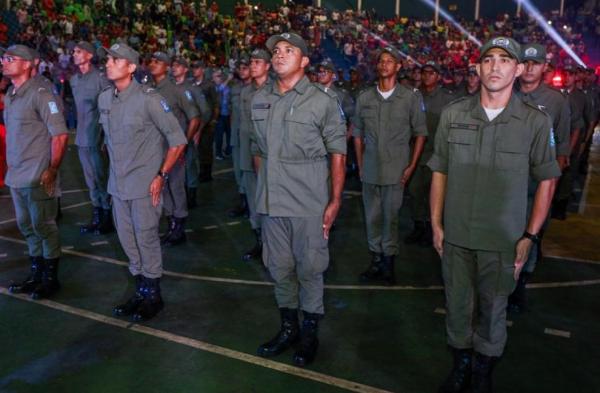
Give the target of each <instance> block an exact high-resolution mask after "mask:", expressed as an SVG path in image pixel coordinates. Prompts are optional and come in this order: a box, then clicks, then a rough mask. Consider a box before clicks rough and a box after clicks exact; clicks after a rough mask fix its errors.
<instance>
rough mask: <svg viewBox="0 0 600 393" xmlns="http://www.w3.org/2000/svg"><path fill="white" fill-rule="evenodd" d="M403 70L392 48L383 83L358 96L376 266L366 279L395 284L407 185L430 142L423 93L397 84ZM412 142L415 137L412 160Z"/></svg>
mask: <svg viewBox="0 0 600 393" xmlns="http://www.w3.org/2000/svg"><path fill="white" fill-rule="evenodd" d="M400 67H401V63H400V53H399V52H398V51H397V50H396V49H394V48H392V47H386V48H384V49H383V50H381V51H380V53H379V54H378V63H377V72H378V74H379V80H378V83H377V85H376V86H373V87H370V88H368V89H366V90H364V91H363V92H362V93H361V94H360V95H359V96H358V99H357V100H356V112H355V116H354V119H353V121H352V125H353V131H352V132H353V136H354V147H355V150H356V157H357V162H358V167H359V170H360V173H361V175H360V177H361V180H362V183H363V188H362V195H363V204H364V207H365V221H366V224H367V238H368V245H369V251H370V252H371V254H372V258H371V264H370V266H369V267H368V269H367V270H366V271H365V272H363V273H362V274H361V275H360V280H361V281H363V282H365V281H370V280H379V279H383V280H384V281H385V282H386V283H387V284H389V285H393V284H394V283H395V276H394V259H395V257H396V255H397V254H398V212H399V210H400V207H401V206H402V197H403V193H404V185H405V184H406V183H407V182H408V180H409V179H410V177H411V176H412V174H413V173H414V171H415V169H416V168H417V164H418V162H419V158H420V157H421V153H422V151H423V146H424V144H425V139H426V137H427V128H426V123H425V106H424V104H423V98H422V96H421V93H419V91H418V90H417V89H413V88H407V87H404V86H401V85H399V84H398V83H397V82H396V76H397V74H398V71H400ZM411 137H414V147H413V151H412V155H411V151H410V146H409V143H410V140H411Z"/></svg>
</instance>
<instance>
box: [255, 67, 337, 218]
mask: <svg viewBox="0 0 600 393" xmlns="http://www.w3.org/2000/svg"><path fill="white" fill-rule="evenodd" d="M251 105H252V123H253V124H254V129H253V131H254V132H253V133H252V135H251V141H252V154H253V155H258V156H260V157H261V159H262V161H261V166H260V170H259V172H258V179H257V190H256V203H257V212H258V213H260V214H268V215H269V216H274V217H315V216H320V215H322V214H323V212H324V211H325V207H326V206H327V203H328V202H329V168H328V161H327V154H328V153H337V154H346V124H345V122H344V120H343V118H342V113H341V108H340V107H339V105H338V102H337V99H336V97H335V95H333V93H330V92H326V91H325V90H324V89H323V88H322V87H321V86H316V85H314V84H312V83H310V81H309V80H308V78H307V77H306V76H305V77H303V78H302V79H301V80H300V81H299V82H298V83H296V85H295V86H294V88H293V89H292V90H290V91H288V92H286V93H285V94H281V93H280V92H279V90H278V88H277V84H276V83H272V84H270V85H268V86H265V87H264V88H263V89H260V90H258V91H257V92H256V93H255V94H254V97H253V98H252V101H251Z"/></svg>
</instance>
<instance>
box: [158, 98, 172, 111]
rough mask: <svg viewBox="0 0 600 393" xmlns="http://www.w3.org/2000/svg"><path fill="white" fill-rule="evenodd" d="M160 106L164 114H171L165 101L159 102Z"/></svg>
mask: <svg viewBox="0 0 600 393" xmlns="http://www.w3.org/2000/svg"><path fill="white" fill-rule="evenodd" d="M160 105H161V106H162V107H163V110H164V111H165V113H169V112H171V107H170V106H169V104H167V101H166V100H160Z"/></svg>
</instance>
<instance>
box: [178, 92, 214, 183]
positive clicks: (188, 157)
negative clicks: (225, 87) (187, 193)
mask: <svg viewBox="0 0 600 393" xmlns="http://www.w3.org/2000/svg"><path fill="white" fill-rule="evenodd" d="M181 86H182V88H184V89H185V90H188V91H190V92H191V94H192V98H193V99H194V103H195V104H196V109H198V111H199V113H200V119H201V121H202V122H201V124H200V130H201V129H202V128H204V127H206V125H207V123H208V122H209V121H210V116H211V113H210V108H209V107H208V102H207V101H206V97H205V96H204V93H203V92H202V89H200V88H198V87H197V86H194V85H193V83H192V82H191V81H184V82H183V83H181ZM199 165H200V162H199V161H198V148H197V147H196V146H195V145H194V141H189V142H188V147H187V149H185V185H186V187H188V188H198V176H199V175H200V168H199Z"/></svg>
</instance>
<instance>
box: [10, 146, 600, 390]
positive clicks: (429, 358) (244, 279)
mask: <svg viewBox="0 0 600 393" xmlns="http://www.w3.org/2000/svg"><path fill="white" fill-rule="evenodd" d="M230 167H231V162H230V161H228V160H226V161H224V162H221V163H218V164H217V166H216V167H215V168H214V170H215V180H214V181H213V182H212V183H209V184H207V185H203V186H202V188H201V191H200V198H199V201H200V204H199V207H198V208H196V209H194V210H192V211H191V216H190V219H189V220H188V224H187V227H188V233H187V235H188V242H187V243H186V244H185V245H181V246H178V247H175V248H170V249H166V250H164V266H165V270H166V272H165V277H164V279H163V281H162V287H163V296H164V298H165V302H166V307H165V309H164V310H163V312H161V313H160V314H159V316H158V317H157V318H155V319H154V320H152V321H150V322H148V323H142V324H134V323H130V322H129V321H128V320H125V319H117V318H113V317H112V315H111V310H112V307H113V306H114V305H115V304H116V303H117V302H120V301H121V300H123V299H125V298H126V297H127V296H128V295H129V294H130V292H131V291H132V283H131V280H130V278H129V275H128V271H127V269H126V265H127V264H126V258H125V255H124V254H123V251H122V250H121V248H120V246H119V242H118V239H117V237H116V234H111V235H107V236H89V235H85V236H82V235H80V234H79V229H78V227H79V225H80V224H82V223H84V222H86V221H87V220H88V219H89V214H90V205H89V202H88V196H87V193H86V191H85V190H84V189H83V188H84V184H85V183H84V181H83V178H82V174H81V171H80V169H79V165H78V163H77V155H76V151H75V147H74V146H70V149H69V152H68V154H67V157H66V162H65V163H64V164H63V170H62V175H63V190H65V193H64V196H63V198H62V206H63V218H62V220H61V221H60V229H61V237H62V245H63V257H62V259H61V271H60V276H59V277H60V279H61V283H62V285H63V289H62V290H61V291H60V293H58V294H57V295H56V296H55V297H54V298H52V300H45V301H31V300H29V298H27V297H24V296H15V295H10V294H8V293H7V291H6V288H7V287H8V285H9V284H10V282H11V280H20V279H22V278H23V276H24V275H26V274H27V269H28V261H27V258H26V247H25V244H24V241H23V238H22V236H21V235H20V233H19V232H18V229H17V228H16V225H15V222H14V212H13V208H12V203H11V202H10V199H9V196H8V191H7V190H6V189H4V190H2V191H0V206H1V209H0V295H2V296H0V344H1V345H0V392H15V393H16V392H28V393H29V392H44V393H51V392H61V393H65V392H103V393H105V392H142V391H144V392H147V393H149V392H192V391H195V392H207V393H212V392H227V393H234V392H244V393H246V392H260V393H262V392H269V393H271V392H273V393H275V392H286V393H292V392H309V391H311V392H338V391H356V392H383V391H391V392H415V393H423V392H435V391H436V390H437V387H438V386H439V384H440V383H441V381H442V380H443V378H444V377H445V376H446V374H447V372H448V371H449V368H450V366H451V359H450V354H449V353H448V351H447V350H446V346H445V336H444V315H443V314H444V296H443V291H442V287H441V284H442V282H441V277H440V267H439V259H438V258H437V256H436V255H435V253H434V252H433V250H431V249H425V248H421V247H418V246H405V245H402V248H401V254H400V255H399V257H398V261H397V271H396V275H397V278H398V285H397V286H395V287H379V286H369V287H365V286H360V285H358V283H357V276H358V274H359V273H360V272H361V271H362V270H363V269H364V268H365V265H366V263H367V262H368V258H369V255H368V252H367V247H366V240H365V231H364V220H363V217H362V207H361V202H360V196H359V195H360V194H359V185H358V183H357V182H356V181H350V182H348V184H347V187H346V189H347V192H346V193H345V196H344V205H343V207H342V211H341V213H340V217H339V219H338V222H337V228H336V230H335V231H334V232H333V234H332V240H331V247H330V249H331V265H330V268H329V270H328V271H327V275H326V284H327V289H326V292H325V302H326V309H327V315H326V318H325V320H324V321H323V322H322V323H321V331H320V339H321V347H320V349H319V355H318V357H317V360H316V362H315V363H314V364H313V365H311V366H309V367H307V368H306V369H299V368H296V367H294V366H293V365H292V361H291V356H292V352H291V351H288V352H285V353H283V354H282V355H279V356H277V357H275V358H273V359H271V360H266V359H262V358H259V357H256V356H255V353H256V348H257V346H258V345H259V344H260V343H262V342H264V341H266V340H267V339H270V338H271V336H272V335H273V334H274V333H275V332H276V331H277V329H278V327H279V319H278V312H277V309H276V305H275V302H274V298H273V294H272V287H271V285H270V282H269V278H268V274H267V273H266V272H265V270H264V269H263V267H262V265H261V264H260V263H259V262H250V263H246V262H243V261H242V260H241V258H240V255H241V254H242V253H243V251H244V250H246V249H247V248H249V247H251V246H252V244H253V238H252V236H251V232H250V227H249V224H248V223H247V222H246V221H245V220H237V219H229V218H228V217H227V214H226V211H227V209H228V208H230V207H232V205H233V204H234V203H235V201H236V195H235V188H234V186H233V175H232V173H231V170H230V169H229V168H230ZM598 168H600V154H599V150H598V143H596V145H595V147H594V152H593V154H592V159H591V171H590V173H591V175H590V176H589V177H588V181H587V182H586V183H585V184H584V185H583V186H582V187H581V189H580V190H579V191H580V195H581V197H580V200H581V203H580V204H579V205H574V206H571V210H572V211H573V213H572V214H571V215H570V216H569V218H568V219H567V220H566V221H563V222H560V221H552V223H551V225H550V228H549V231H548V232H547V235H546V239H545V243H544V249H545V253H544V255H545V259H544V261H543V263H541V264H540V265H539V266H538V269H537V271H536V273H535V276H534V278H533V281H532V283H531V285H530V289H529V291H528V294H529V305H530V307H529V309H528V310H527V311H526V312H524V313H522V314H518V315H509V328H508V331H509V341H508V346H507V348H506V352H505V355H504V357H503V358H502V360H501V362H500V363H499V364H498V366H497V368H496V371H495V387H496V389H497V391H498V392H571V391H575V390H577V391H578V392H582V393H584V392H598V391H600V374H598V372H597V367H598V364H600V338H599V336H598V332H600V252H598V249H597V243H596V242H597V239H598V238H599V237H598V235H600V220H599V218H600V170H599V169H598ZM401 216H402V220H401V229H402V232H401V235H402V236H404V235H405V234H406V233H407V232H408V230H409V229H410V225H411V224H410V220H409V219H408V212H407V210H406V208H404V209H403V210H402V213H401ZM164 227H165V224H164V223H163V224H162V226H161V228H164ZM594 365H596V366H594Z"/></svg>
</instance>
